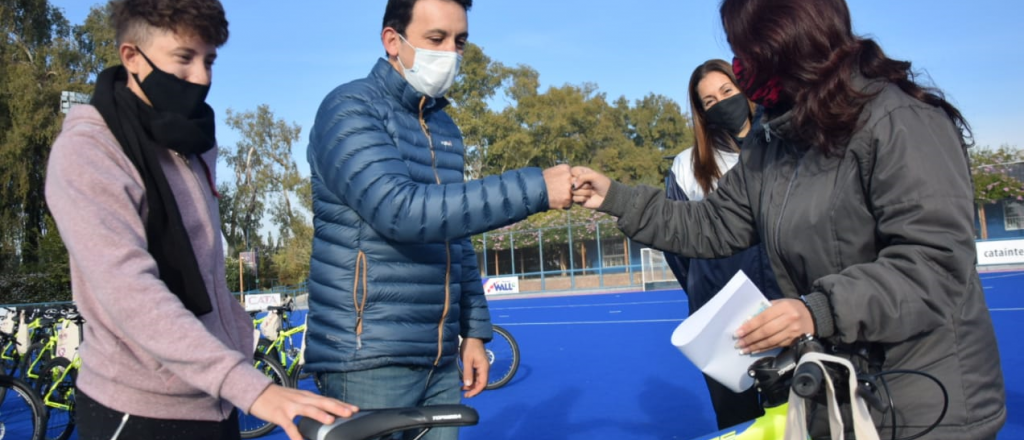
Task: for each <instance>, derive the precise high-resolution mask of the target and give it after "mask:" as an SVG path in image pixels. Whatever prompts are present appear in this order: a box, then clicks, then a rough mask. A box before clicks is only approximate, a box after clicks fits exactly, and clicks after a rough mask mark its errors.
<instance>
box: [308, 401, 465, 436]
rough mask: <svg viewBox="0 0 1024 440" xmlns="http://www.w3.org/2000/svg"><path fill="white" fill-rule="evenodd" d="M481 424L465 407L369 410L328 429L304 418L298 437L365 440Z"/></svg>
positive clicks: (440, 406) (335, 421) (328, 425)
mask: <svg viewBox="0 0 1024 440" xmlns="http://www.w3.org/2000/svg"><path fill="white" fill-rule="evenodd" d="M479 420H480V415H479V414H477V412H476V410H475V409H473V408H470V407H468V406H465V405H435V406H421V407H412V408H388V409H369V410H360V411H359V412H358V413H355V414H353V415H352V417H348V418H342V417H338V418H336V419H335V420H334V423H331V424H327V425H324V424H322V423H320V422H318V421H316V420H313V419H310V418H306V417H303V418H302V419H300V420H299V433H301V434H302V436H303V437H304V438H306V439H308V440H363V439H371V438H377V437H381V436H385V435H388V434H392V433H395V432H400V431H405V430H409V429H421V428H424V429H429V428H434V427H443V426H470V425H476V424H477V422H479Z"/></svg>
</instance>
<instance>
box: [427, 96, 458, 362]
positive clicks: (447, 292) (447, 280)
mask: <svg viewBox="0 0 1024 440" xmlns="http://www.w3.org/2000/svg"><path fill="white" fill-rule="evenodd" d="M426 103H427V97H426V96H424V97H423V98H422V99H420V115H419V116H420V129H422V130H423V134H424V135H425V136H426V137H427V145H428V146H429V148H430V167H431V168H432V169H433V171H434V181H435V182H437V184H438V185H440V184H441V176H440V175H439V174H438V173H437V156H436V155H435V154H434V139H433V137H431V136H430V127H428V126H427V121H426V120H425V119H424V118H423V107H424V106H425V105H426ZM444 253H445V269H444V310H443V311H442V312H441V322H440V323H439V324H438V326H437V357H436V358H434V366H437V365H438V364H439V363H440V362H441V355H442V354H444V323H445V321H447V320H448V311H449V304H450V303H451V276H452V250H451V243H450V242H449V241H448V240H445V241H444Z"/></svg>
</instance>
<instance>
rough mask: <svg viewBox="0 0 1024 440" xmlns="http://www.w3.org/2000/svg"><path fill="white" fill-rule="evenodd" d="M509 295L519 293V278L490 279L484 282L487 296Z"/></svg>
mask: <svg viewBox="0 0 1024 440" xmlns="http://www.w3.org/2000/svg"><path fill="white" fill-rule="evenodd" d="M509 293H519V278H518V277H500V278H488V279H487V281H484V294H485V295H504V294H509Z"/></svg>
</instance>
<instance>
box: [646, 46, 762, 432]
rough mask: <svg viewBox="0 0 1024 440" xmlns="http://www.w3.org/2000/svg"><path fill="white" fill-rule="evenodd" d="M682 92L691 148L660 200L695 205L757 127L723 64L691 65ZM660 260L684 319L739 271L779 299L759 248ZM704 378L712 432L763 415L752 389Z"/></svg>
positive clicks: (748, 105)
mask: <svg viewBox="0 0 1024 440" xmlns="http://www.w3.org/2000/svg"><path fill="white" fill-rule="evenodd" d="M687 91H688V94H689V95H690V115H691V119H692V120H693V133H694V138H695V139H694V140H695V142H694V143H695V145H694V146H693V147H691V148H688V149H686V150H683V152H681V153H679V155H677V156H676V158H675V160H674V162H673V163H672V169H671V171H670V172H669V176H668V178H667V179H666V181H665V195H666V197H668V198H669V199H671V200H692V201H699V200H703V199H704V198H705V197H706V196H707V195H708V194H711V192H713V191H714V190H715V187H716V186H717V185H718V180H719V179H720V178H721V177H722V175H724V174H725V173H726V172H728V171H729V170H730V169H731V168H732V167H733V166H735V165H736V164H737V163H738V162H739V158H740V145H741V144H742V142H743V139H744V138H745V137H746V136H747V135H748V134H749V133H750V132H751V131H752V130H754V129H757V128H759V127H760V123H759V122H758V120H757V117H755V113H759V112H758V110H759V107H757V106H756V105H755V104H754V103H752V102H751V101H750V100H748V99H747V97H746V96H744V95H743V93H742V92H741V91H740V89H739V87H737V86H736V78H735V76H733V73H732V66H731V65H730V64H729V63H727V62H725V61H723V60H708V61H706V62H704V63H702V64H701V65H700V66H697V68H696V69H694V71H693V74H692V75H690V83H689V87H688V88H687ZM757 116H760V115H759V114H758V115H757ZM665 261H666V262H667V263H668V265H669V267H670V268H672V272H673V273H674V274H675V275H676V279H678V280H679V284H680V285H681V286H682V287H683V289H685V290H686V297H687V298H688V300H689V305H690V314H693V313H694V312H696V311H697V309H700V308H701V306H703V305H704V304H705V303H707V302H708V301H709V300H710V299H711V297H712V296H714V295H715V293H717V292H718V291H719V290H721V289H722V287H724V286H725V285H726V284H727V283H728V282H729V280H730V279H732V277H733V275H735V274H736V272H738V271H740V270H742V271H743V273H744V274H746V275H747V277H748V278H750V280H751V281H753V282H754V284H755V285H756V286H757V287H758V288H759V289H761V291H762V292H763V293H764V294H765V296H766V297H768V298H769V299H778V298H780V297H781V295H780V293H779V285H778V284H777V283H776V282H775V275H774V274H773V273H772V269H771V263H770V262H769V261H768V255H766V254H765V252H764V248H763V247H762V246H760V245H757V246H753V247H751V248H749V249H747V250H744V251H742V252H739V253H737V254H735V255H732V256H730V257H726V258H716V259H702V258H686V257H684V256H681V255H677V254H672V253H666V254H665ZM704 379H705V381H706V382H707V386H708V391H709V392H710V394H711V405H712V406H713V407H714V409H715V417H716V419H717V422H718V429H725V428H728V427H730V426H734V425H737V424H739V423H742V422H745V421H747V420H751V419H754V418H757V417H760V416H761V415H763V414H764V410H763V409H762V408H761V403H760V399H758V395H757V390H755V389H753V388H751V389H749V390H747V391H744V392H742V393H736V392H733V391H732V390H730V389H729V388H728V387H726V386H724V385H722V384H720V383H718V382H717V381H715V380H714V379H711V378H710V377H708V376H706V375H705V376H704Z"/></svg>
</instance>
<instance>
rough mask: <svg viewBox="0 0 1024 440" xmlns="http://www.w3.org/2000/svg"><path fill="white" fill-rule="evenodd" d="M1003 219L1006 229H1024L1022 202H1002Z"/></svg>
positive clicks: (1023, 205) (1023, 204)
mask: <svg viewBox="0 0 1024 440" xmlns="http://www.w3.org/2000/svg"><path fill="white" fill-rule="evenodd" d="M1003 219H1004V221H1005V223H1006V230H1007V231H1018V230H1021V229H1024V202H1016V201H1014V202H1009V201H1008V202H1006V203H1003Z"/></svg>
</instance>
